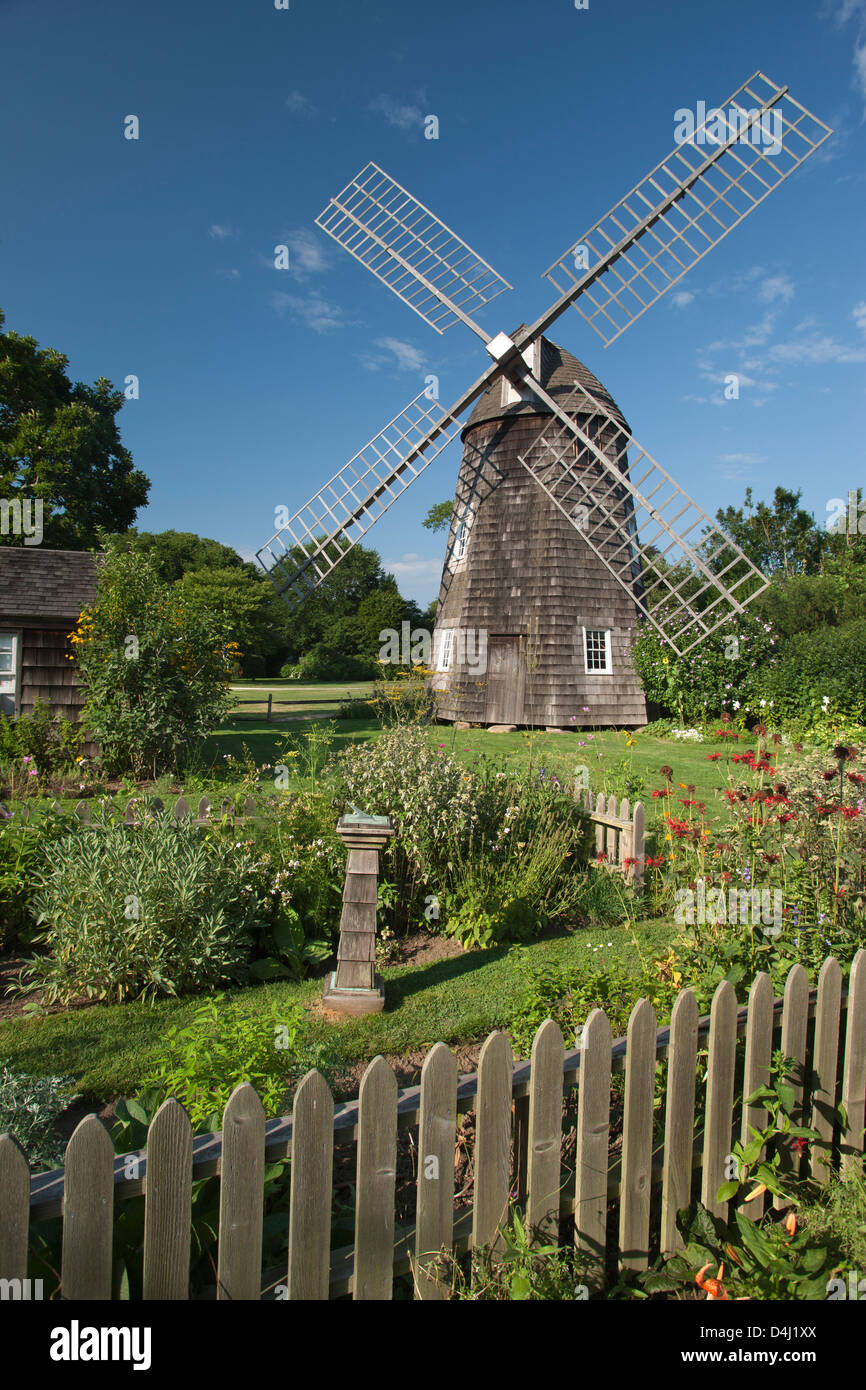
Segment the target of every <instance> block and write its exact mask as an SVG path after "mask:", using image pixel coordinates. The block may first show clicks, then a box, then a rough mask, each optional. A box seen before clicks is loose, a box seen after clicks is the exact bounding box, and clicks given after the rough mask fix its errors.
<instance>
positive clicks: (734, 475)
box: [718, 454, 766, 482]
mask: <svg viewBox="0 0 866 1390" xmlns="http://www.w3.org/2000/svg"><path fill="white" fill-rule="evenodd" d="M759 463H766V458H765V456H764V455H763V454H720V455H719V470H718V471H719V472H720V473H721V475H722V477H723V478H727V479H728V480H729V481H730V482H736V481H737V479H739V478H749V477H751V475H752V471H753V469H754V468H755V466H756V465H757V464H759Z"/></svg>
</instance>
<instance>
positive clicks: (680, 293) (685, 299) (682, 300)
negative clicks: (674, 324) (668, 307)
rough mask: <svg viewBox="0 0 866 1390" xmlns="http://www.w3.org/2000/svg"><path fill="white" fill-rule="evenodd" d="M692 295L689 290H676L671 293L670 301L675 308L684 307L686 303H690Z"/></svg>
mask: <svg viewBox="0 0 866 1390" xmlns="http://www.w3.org/2000/svg"><path fill="white" fill-rule="evenodd" d="M694 297H695V296H694V295H693V294H692V292H691V290H677V292H676V294H673V295H671V303H672V304H673V306H674V308H675V309H685V307H686V305H687V304H691V302H692V300H693V299H694Z"/></svg>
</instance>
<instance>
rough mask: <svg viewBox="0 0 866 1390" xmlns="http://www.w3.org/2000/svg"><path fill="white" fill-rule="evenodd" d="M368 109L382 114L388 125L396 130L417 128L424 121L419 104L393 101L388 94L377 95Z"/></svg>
mask: <svg viewBox="0 0 866 1390" xmlns="http://www.w3.org/2000/svg"><path fill="white" fill-rule="evenodd" d="M370 110H371V111H377V112H378V113H379V114H380V115H381V116H384V117H385V120H386V121H387V122H388V125H390V126H394V128H395V129H396V130H417V129H419V127H420V126H421V125H423V123H424V112H423V111H422V110H421V108H420V107H419V106H413V105H409V104H408V103H403V102H399V101H395V100H394V98H393V97H389V96H384V95H383V96H378V97H377V98H376V100H375V101H374V102H371V104H370Z"/></svg>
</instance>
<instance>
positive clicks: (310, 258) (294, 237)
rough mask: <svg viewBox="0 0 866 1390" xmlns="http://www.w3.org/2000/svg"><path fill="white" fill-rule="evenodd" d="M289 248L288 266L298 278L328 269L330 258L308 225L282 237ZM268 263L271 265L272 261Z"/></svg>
mask: <svg viewBox="0 0 866 1390" xmlns="http://www.w3.org/2000/svg"><path fill="white" fill-rule="evenodd" d="M283 240H284V241H285V244H286V246H288V248H289V266H290V269H291V270H293V271H294V273H295V275H296V276H297V278H298V279H302V278H303V277H304V276H305V275H321V274H322V273H323V272H324V271H326V270H330V268H331V260H330V257H329V256H328V255H327V254H326V251H325V248H324V247H323V246H322V243H321V242H320V241H319V239H318V237H316V236H315V235H314V234H313V233H312V232H311V231H310V230H309V228H308V227H296V228H295V229H294V231H291V232H287V233H286V235H285V237H284V238H283ZM269 264H271V265H273V262H270V263H269Z"/></svg>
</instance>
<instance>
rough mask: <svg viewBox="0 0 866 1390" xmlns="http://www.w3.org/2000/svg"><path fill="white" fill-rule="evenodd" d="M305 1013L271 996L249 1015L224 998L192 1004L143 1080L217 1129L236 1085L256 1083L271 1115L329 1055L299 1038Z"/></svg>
mask: <svg viewBox="0 0 866 1390" xmlns="http://www.w3.org/2000/svg"><path fill="white" fill-rule="evenodd" d="M304 1020H305V1014H304V1010H303V1009H302V1008H301V1007H300V1005H298V1004H294V1005H286V1004H278V1003H277V1002H276V1001H275V1000H272V1001H270V1002H269V1004H268V1005H267V1006H266V1007H264V1008H260V1009H258V1010H257V1011H256V1012H254V1013H253V1012H251V1011H249V1010H248V1009H244V1008H241V1007H238V1006H237V1005H235V1004H232V1003H231V1002H230V1001H228V1000H226V998H225V997H224V996H223V995H221V994H217V995H212V996H211V997H210V998H208V999H206V1000H204V1001H203V1002H202V1003H201V1004H200V1006H199V1007H198V1008H197V1009H196V1011H195V1013H194V1015H193V1018H192V1021H191V1022H190V1023H188V1024H187V1025H186V1026H185V1027H182V1028H178V1027H175V1026H173V1027H170V1028H169V1029H168V1031H167V1033H166V1051H165V1056H164V1058H163V1060H162V1062H161V1063H160V1065H159V1066H158V1067H157V1068H156V1069H155V1071H154V1072H153V1073H152V1074H151V1075H150V1076H149V1077H147V1078H146V1079H145V1083H144V1086H145V1090H146V1091H153V1092H156V1093H157V1094H158V1096H159V1100H160V1102H161V1101H162V1100H164V1099H165V1098H166V1097H168V1096H174V1098H175V1099H176V1100H179V1101H180V1102H181V1103H182V1104H183V1105H184V1106H185V1108H186V1110H187V1113H188V1114H189V1117H190V1120H191V1121H192V1123H193V1125H196V1126H204V1127H205V1128H206V1129H207V1130H218V1129H220V1128H221V1127H222V1113H223V1110H224V1109H225V1107H226V1105H227V1104H228V1101H229V1098H230V1097H231V1094H232V1092H233V1091H234V1089H235V1087H236V1086H239V1085H240V1084H241V1082H244V1081H248V1082H249V1083H250V1084H251V1085H253V1086H255V1088H256V1090H257V1091H258V1094H259V1099H260V1100H261V1102H262V1105H263V1106H264V1107H265V1110H266V1112H267V1113H268V1115H279V1114H285V1113H287V1111H288V1108H289V1107H288V1092H289V1089H290V1087H291V1086H292V1084H293V1083H295V1082H297V1081H299V1080H300V1079H301V1077H302V1076H304V1075H305V1074H306V1073H307V1072H308V1071H309V1070H310V1069H311V1068H312V1067H318V1068H319V1069H320V1070H323V1071H325V1072H327V1071H328V1068H329V1066H330V1065H331V1054H330V1053H329V1052H327V1051H326V1049H324V1047H323V1046H321V1045H319V1044H313V1043H311V1042H310V1040H309V1038H308V1037H305V1036H304Z"/></svg>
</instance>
